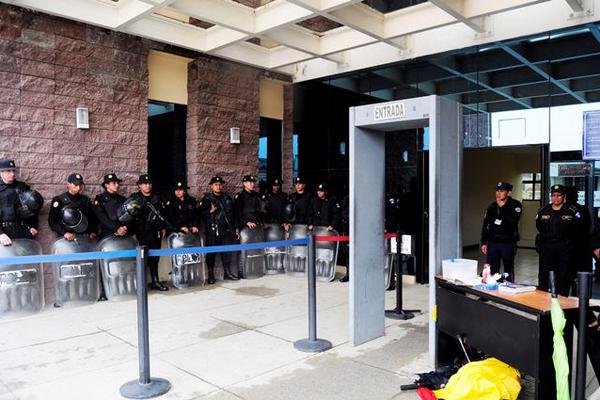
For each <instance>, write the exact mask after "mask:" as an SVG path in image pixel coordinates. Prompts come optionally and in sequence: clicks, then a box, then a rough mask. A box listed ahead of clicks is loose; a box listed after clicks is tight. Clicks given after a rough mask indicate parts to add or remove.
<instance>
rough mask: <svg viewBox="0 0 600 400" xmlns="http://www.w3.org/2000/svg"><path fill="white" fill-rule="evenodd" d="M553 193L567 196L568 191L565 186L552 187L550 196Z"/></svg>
mask: <svg viewBox="0 0 600 400" xmlns="http://www.w3.org/2000/svg"><path fill="white" fill-rule="evenodd" d="M552 193H560V194H565V193H567V189H566V188H565V187H564V186H563V185H552V187H551V188H550V194H552Z"/></svg>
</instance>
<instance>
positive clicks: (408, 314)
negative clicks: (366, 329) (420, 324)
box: [385, 235, 421, 320]
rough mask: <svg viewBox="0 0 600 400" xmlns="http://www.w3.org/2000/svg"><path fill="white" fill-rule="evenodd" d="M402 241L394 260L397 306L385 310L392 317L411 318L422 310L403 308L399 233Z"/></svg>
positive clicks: (397, 247)
mask: <svg viewBox="0 0 600 400" xmlns="http://www.w3.org/2000/svg"><path fill="white" fill-rule="evenodd" d="M398 238H400V243H398V245H397V246H396V249H397V250H396V260H395V261H394V269H395V272H396V308H394V309H393V310H385V316H386V317H388V318H392V319H402V320H406V319H411V318H414V317H415V314H414V313H420V312H421V310H403V309H402V263H401V262H400V260H401V259H402V254H401V253H400V247H401V242H402V236H401V235H398Z"/></svg>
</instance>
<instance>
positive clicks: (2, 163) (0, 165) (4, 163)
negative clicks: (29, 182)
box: [0, 160, 17, 171]
mask: <svg viewBox="0 0 600 400" xmlns="http://www.w3.org/2000/svg"><path fill="white" fill-rule="evenodd" d="M16 170H17V165H16V164H15V161H14V160H0V171H16Z"/></svg>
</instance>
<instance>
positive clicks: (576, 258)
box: [569, 202, 592, 277]
mask: <svg viewBox="0 0 600 400" xmlns="http://www.w3.org/2000/svg"><path fill="white" fill-rule="evenodd" d="M569 205H570V207H572V208H574V209H575V210H576V213H575V216H579V218H578V219H577V221H578V223H577V228H576V231H575V238H574V240H573V241H574V243H575V249H574V254H573V260H572V262H573V263H572V266H571V274H572V275H573V277H575V276H576V275H577V271H586V272H592V254H591V252H590V246H591V245H590V226H591V218H590V212H589V210H588V209H587V208H586V207H584V206H582V205H581V204H579V203H577V202H573V203H569Z"/></svg>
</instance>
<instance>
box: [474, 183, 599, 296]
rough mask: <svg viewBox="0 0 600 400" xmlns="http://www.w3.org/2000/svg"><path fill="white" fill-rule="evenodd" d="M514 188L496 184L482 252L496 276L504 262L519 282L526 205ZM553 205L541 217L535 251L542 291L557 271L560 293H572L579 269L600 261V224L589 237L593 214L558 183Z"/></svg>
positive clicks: (574, 192)
mask: <svg viewBox="0 0 600 400" xmlns="http://www.w3.org/2000/svg"><path fill="white" fill-rule="evenodd" d="M511 193H512V185H511V184H510V183H507V182H498V183H497V184H496V201H494V202H493V203H491V204H490V205H489V206H488V208H487V209H486V212H485V217H484V220H483V227H482V230H481V251H482V252H483V253H484V254H486V257H487V263H488V264H490V267H491V271H492V273H496V272H499V271H500V263H501V262H502V263H503V264H504V271H505V272H506V273H508V279H509V280H510V281H514V259H515V254H516V251H517V242H518V241H519V220H520V218H521V214H522V208H523V206H522V205H521V203H520V202H519V201H517V200H515V199H513V198H512V197H511V196H510V195H511ZM550 199H551V201H550V203H549V204H547V205H545V206H544V207H542V208H540V209H539V210H538V212H537V214H536V217H535V219H536V228H537V231H538V234H537V236H536V243H535V247H536V251H537V252H538V253H539V270H538V287H539V289H541V290H548V289H549V278H548V276H549V272H550V271H554V272H555V273H556V289H557V293H559V294H561V295H564V296H566V295H568V294H569V292H570V290H571V288H572V287H573V285H574V279H575V277H576V276H577V272H578V271H591V269H592V256H594V257H595V258H596V259H600V226H599V224H598V221H597V223H596V226H595V229H594V232H593V233H592V234H590V229H591V218H590V214H589V212H588V210H587V209H586V208H585V207H583V206H581V205H580V204H578V203H577V189H576V188H574V187H569V188H567V187H565V186H563V185H553V186H552V187H551V190H550Z"/></svg>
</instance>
